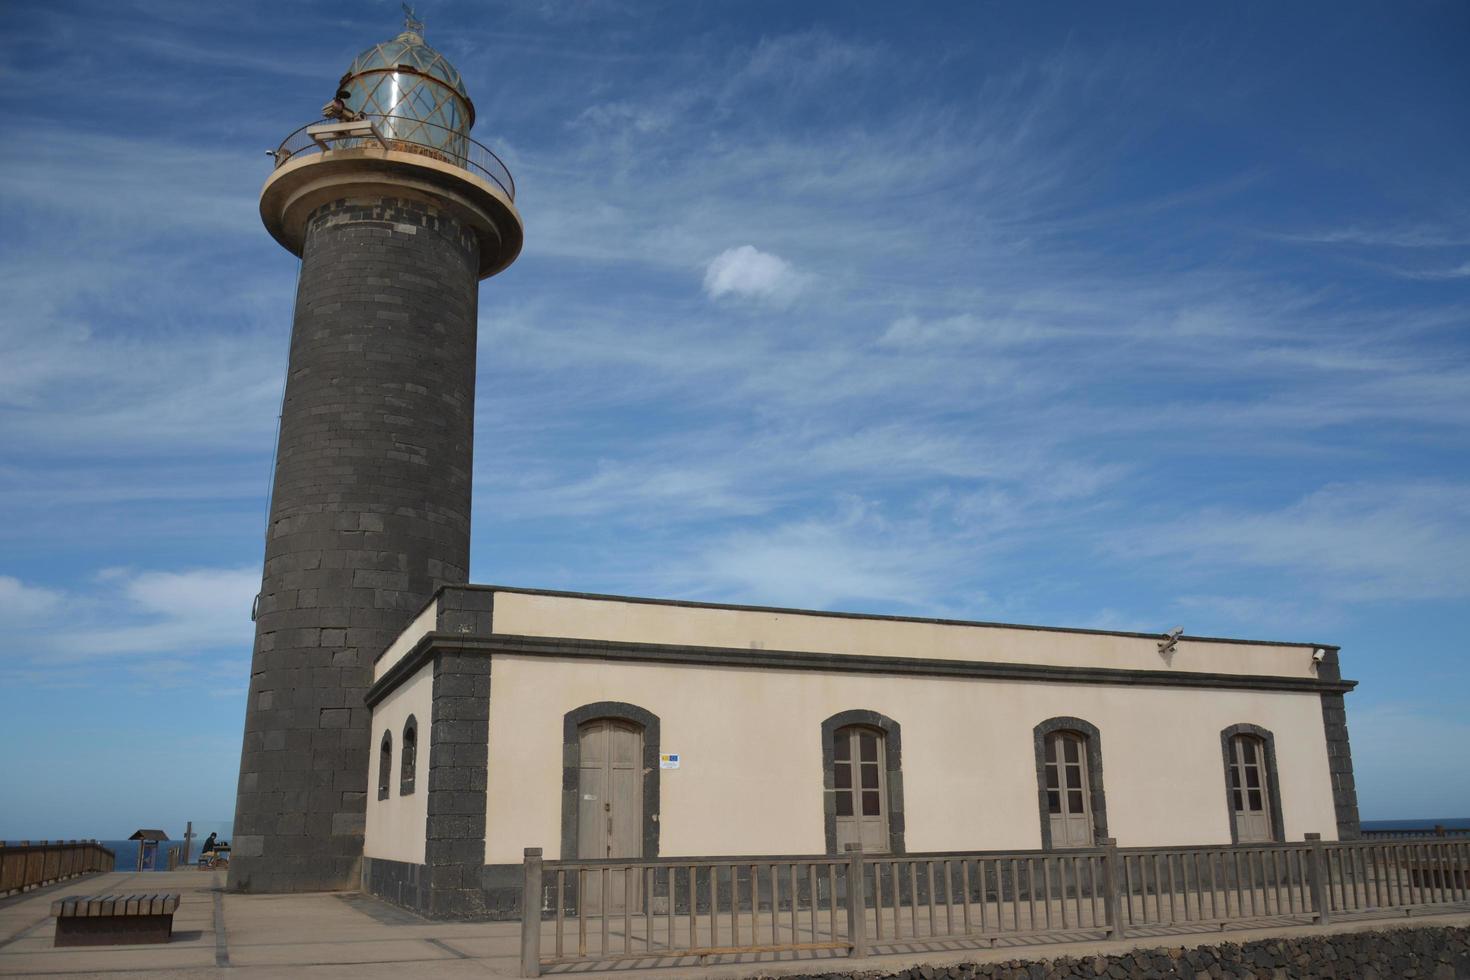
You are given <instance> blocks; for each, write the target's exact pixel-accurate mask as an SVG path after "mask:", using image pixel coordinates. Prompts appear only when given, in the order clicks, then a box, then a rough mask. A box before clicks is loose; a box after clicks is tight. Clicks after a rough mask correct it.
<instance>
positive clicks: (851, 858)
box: [847, 842, 868, 958]
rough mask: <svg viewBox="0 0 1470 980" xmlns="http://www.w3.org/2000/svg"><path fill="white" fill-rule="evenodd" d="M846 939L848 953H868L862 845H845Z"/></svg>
mask: <svg viewBox="0 0 1470 980" xmlns="http://www.w3.org/2000/svg"><path fill="white" fill-rule="evenodd" d="M847 939H848V942H850V943H852V951H851V953H850V954H849V955H851V956H853V957H855V958H856V957H863V956H867V955H868V895H867V890H866V889H865V888H864V887H863V845H862V843H861V842H859V843H857V844H848V845H847Z"/></svg>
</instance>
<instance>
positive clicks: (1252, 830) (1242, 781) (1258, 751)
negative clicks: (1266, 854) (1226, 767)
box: [1230, 735, 1272, 844]
mask: <svg viewBox="0 0 1470 980" xmlns="http://www.w3.org/2000/svg"><path fill="white" fill-rule="evenodd" d="M1230 808H1231V811H1232V812H1233V813H1234V814H1235V837H1236V840H1238V841H1240V842H1241V843H1242V844H1245V843H1249V842H1253V841H1269V840H1271V839H1272V837H1271V800H1270V798H1269V797H1268V795H1267V789H1266V747H1265V745H1263V744H1262V743H1261V740H1260V739H1258V738H1256V737H1254V736H1251V735H1233V736H1231V738H1230Z"/></svg>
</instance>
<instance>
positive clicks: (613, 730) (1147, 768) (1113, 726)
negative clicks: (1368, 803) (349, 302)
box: [363, 586, 1357, 916]
mask: <svg viewBox="0 0 1470 980" xmlns="http://www.w3.org/2000/svg"><path fill="white" fill-rule="evenodd" d="M1352 687H1353V682H1351V681H1343V680H1341V678H1340V674H1339V671H1338V661H1337V649H1336V648H1335V647H1330V646H1321V645H1312V644H1299V643H1274V642H1263V641H1243V640H1232V639H1218V638H1206V637H1191V636H1182V637H1179V638H1178V640H1177V642H1176V643H1174V644H1172V645H1170V644H1169V643H1168V638H1166V637H1160V636H1159V635H1156V634H1139V633H1121V632H1111V631H1103V630H1076V629H1062V628H1045V627H1034V626H1014V625H1004V624H995V623H967V622H956V621H949V620H926V619H913V618H904V617H893V616H868V615H853V614H846V613H830V612H817V611H808V610H794V609H766V608H752V607H745V606H725V605H715V604H709V603H691V602H673V601H659V600H651V599H636V598H626V597H616V596H596V595H582V594H575V593H564V592H544V591H533V590H525V589H514V588H504V587H499V586H463V587H449V588H445V589H442V590H440V592H439V593H438V594H437V595H436V596H435V598H434V599H433V600H432V601H431V602H430V603H429V604H428V606H427V607H426V608H425V609H424V610H423V611H422V612H421V613H420V614H419V615H418V617H417V618H416V619H415V620H414V621H413V623H412V624H411V625H410V627H409V628H408V629H407V630H405V631H404V632H403V633H402V634H401V635H400V636H399V638H398V639H397V641H396V642H394V644H393V645H392V646H391V647H389V649H388V650H387V651H385V652H384V654H383V655H382V656H381V657H380V658H379V659H378V661H377V664H376V666H375V669H374V684H373V687H372V689H371V691H370V692H369V694H368V698H367V700H368V702H369V704H370V706H371V708H372V730H373V736H374V739H375V743H374V744H375V745H376V746H377V750H376V751H375V752H374V753H373V754H372V757H371V761H370V769H371V771H370V773H369V786H370V787H375V788H376V793H370V795H369V801H368V808H367V830H366V839H365V846H364V854H365V862H364V872H363V877H364V885H365V887H366V888H368V889H369V890H370V891H372V892H374V893H376V894H378V895H381V896H383V897H385V898H387V899H389V900H391V901H395V902H398V903H401V904H405V905H409V906H412V907H416V908H420V909H422V910H425V911H428V912H430V913H432V914H435V915H449V916H457V915H471V916H473V915H485V914H492V915H515V914H518V910H519V903H520V884H519V882H520V862H521V859H522V852H523V849H524V848H526V847H528V846H531V847H541V848H543V849H544V852H545V856H546V858H547V859H548V860H555V859H558V858H560V859H573V858H584V859H585V858H592V857H597V858H601V857H621V858H655V857H673V856H679V857H684V856H716V855H718V856H732V855H797V854H800V855H812V854H836V853H839V852H840V850H841V848H842V845H843V844H844V843H847V842H850V841H852V842H855V841H859V840H860V841H861V842H862V843H863V845H864V849H865V850H867V851H869V852H872V851H879V852H889V853H896V854H897V853H906V854H913V853H922V852H935V851H962V850H963V851H977V850H1026V849H1038V848H1045V849H1060V848H1066V847H1076V846H1092V845H1093V844H1094V842H1096V841H1099V840H1102V839H1103V838H1108V837H1111V838H1115V839H1116V840H1117V842H1118V844H1119V846H1122V847H1139V846H1163V845H1187V844H1229V843H1232V842H1236V841H1251V840H1262V841H1269V840H1278V841H1285V840H1300V839H1301V838H1302V836H1303V834H1305V833H1309V832H1317V833H1321V834H1322V836H1323V838H1324V839H1327V840H1332V839H1336V838H1339V837H1351V836H1356V833H1357V810H1356V797H1355V793H1354V789H1353V783H1352V763H1351V758H1350V755H1349V752H1348V742H1347V729H1346V725H1345V722H1344V718H1343V701H1342V695H1343V693H1344V692H1346V691H1348V690H1350V689H1351V688H1352Z"/></svg>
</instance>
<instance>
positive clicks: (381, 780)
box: [378, 732, 393, 800]
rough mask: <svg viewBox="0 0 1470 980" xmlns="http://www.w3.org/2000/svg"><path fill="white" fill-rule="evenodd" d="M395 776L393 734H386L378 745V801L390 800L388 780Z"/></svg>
mask: <svg viewBox="0 0 1470 980" xmlns="http://www.w3.org/2000/svg"><path fill="white" fill-rule="evenodd" d="M392 775H393V733H392V732H384V733H383V741H381V742H379V743H378V799H380V800H386V799H387V798H388V780H389V779H390V778H391V777H392Z"/></svg>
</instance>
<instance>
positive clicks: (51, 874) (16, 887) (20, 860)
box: [0, 840, 116, 896]
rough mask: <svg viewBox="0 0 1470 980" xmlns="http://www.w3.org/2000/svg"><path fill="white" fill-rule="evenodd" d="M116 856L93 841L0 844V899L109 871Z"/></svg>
mask: <svg viewBox="0 0 1470 980" xmlns="http://www.w3.org/2000/svg"><path fill="white" fill-rule="evenodd" d="M115 857H116V856H115V855H114V854H113V853H112V851H110V850H108V849H107V848H105V847H103V846H102V845H101V844H99V843H97V842H96V841H94V840H53V841H44V840H43V841H40V842H39V843H35V844H33V843H31V842H30V841H21V842H20V843H19V844H8V845H7V844H3V843H0V896H3V895H9V894H11V893H12V892H20V891H25V890H26V889H27V888H34V887H36V886H38V885H49V884H51V883H52V882H53V881H61V880H63V879H65V878H75V877H76V876H77V875H81V874H87V873H88V872H92V871H111V870H112V868H113V863H114V860H115Z"/></svg>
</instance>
